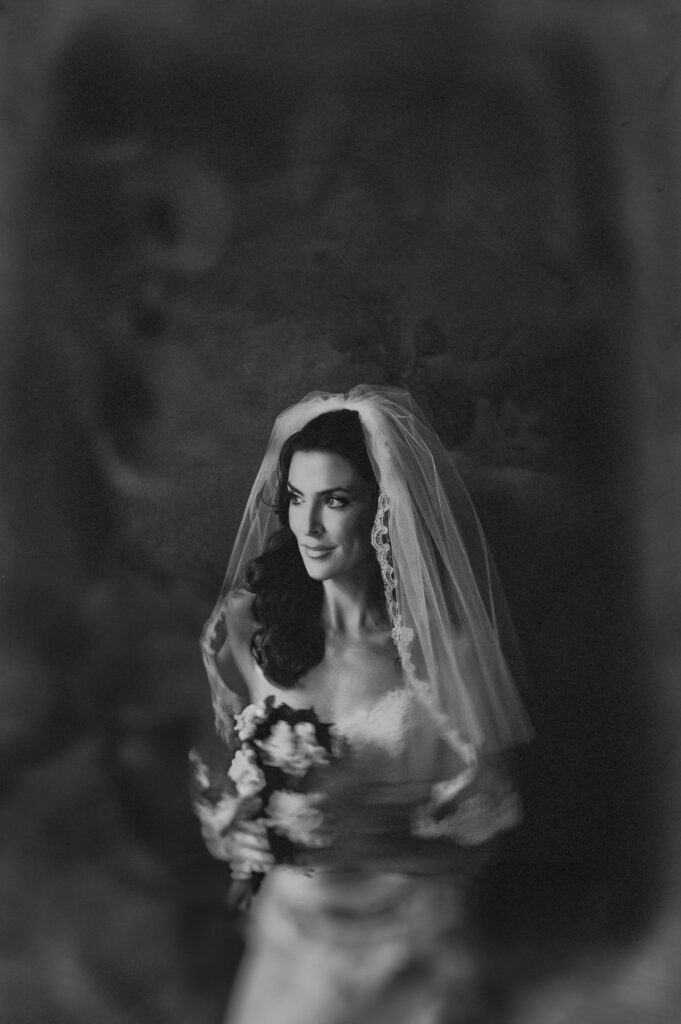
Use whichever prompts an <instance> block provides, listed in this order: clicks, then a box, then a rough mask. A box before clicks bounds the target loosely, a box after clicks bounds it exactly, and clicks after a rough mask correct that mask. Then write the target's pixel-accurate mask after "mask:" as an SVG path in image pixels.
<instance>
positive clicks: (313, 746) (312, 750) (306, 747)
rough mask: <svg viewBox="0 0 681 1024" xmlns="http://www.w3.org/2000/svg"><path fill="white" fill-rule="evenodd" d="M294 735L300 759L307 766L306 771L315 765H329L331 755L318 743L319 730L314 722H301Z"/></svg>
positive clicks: (295, 728)
mask: <svg viewBox="0 0 681 1024" xmlns="http://www.w3.org/2000/svg"><path fill="white" fill-rule="evenodd" d="M294 733H295V737H296V740H297V742H298V758H299V760H300V761H301V763H305V764H306V767H305V771H307V769H308V768H310V767H311V766H312V765H314V764H328V762H329V755H328V754H327V752H326V750H325V749H324V747H322V746H320V745H319V743H317V730H316V728H315V726H314V725H313V724H312V722H299V723H298V724H297V725H296V726H295V727H294Z"/></svg>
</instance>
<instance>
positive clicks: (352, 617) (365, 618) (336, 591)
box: [322, 566, 384, 637]
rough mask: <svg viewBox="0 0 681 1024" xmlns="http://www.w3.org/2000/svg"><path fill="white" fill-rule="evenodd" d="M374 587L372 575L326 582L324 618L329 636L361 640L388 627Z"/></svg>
mask: <svg viewBox="0 0 681 1024" xmlns="http://www.w3.org/2000/svg"><path fill="white" fill-rule="evenodd" d="M371 568H372V569H373V566H372V567H371ZM373 584H374V579H373V572H369V571H367V573H366V574H364V573H357V572H355V573H353V574H352V576H350V577H342V578H336V579H332V580H325V581H324V584H323V585H324V607H323V610H322V618H323V622H324V627H325V629H326V632H327V634H329V635H335V636H348V637H352V636H359V635H361V634H363V633H366V632H367V631H369V630H375V629H377V628H380V627H382V626H383V625H384V623H383V618H384V616H383V615H382V613H381V609H379V608H377V607H376V592H375V586H374V585H373Z"/></svg>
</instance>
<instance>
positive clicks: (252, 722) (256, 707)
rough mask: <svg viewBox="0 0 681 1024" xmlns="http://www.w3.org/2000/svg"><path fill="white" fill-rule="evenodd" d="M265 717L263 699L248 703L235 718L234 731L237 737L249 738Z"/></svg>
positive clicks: (242, 739)
mask: <svg viewBox="0 0 681 1024" xmlns="http://www.w3.org/2000/svg"><path fill="white" fill-rule="evenodd" d="M266 719H267V705H266V704H265V702H264V701H260V702H259V703H258V704H249V705H248V706H247V707H245V708H244V709H243V711H242V712H241V714H240V715H237V716H236V718H235V724H236V731H237V735H238V737H239V739H240V740H241V742H242V743H243V742H244V740H250V739H252V738H253V736H254V735H255V730H256V729H257V727H258V726H259V725H262V723H263V722H264V721H266Z"/></svg>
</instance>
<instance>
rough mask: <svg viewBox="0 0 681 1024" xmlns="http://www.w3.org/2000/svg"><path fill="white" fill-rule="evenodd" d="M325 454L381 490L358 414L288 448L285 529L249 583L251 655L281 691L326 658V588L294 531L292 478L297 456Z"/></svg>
mask: <svg viewBox="0 0 681 1024" xmlns="http://www.w3.org/2000/svg"><path fill="white" fill-rule="evenodd" d="M314 451H323V452H331V453H333V454H335V455H340V456H341V457H342V458H344V459H346V461H347V462H349V463H350V464H351V466H352V467H353V468H354V469H355V470H356V472H357V473H358V474H359V475H360V476H361V477H362V478H363V479H365V480H368V481H369V482H371V483H372V484H373V485H374V487H375V489H376V498H377V499H378V484H377V482H376V476H375V474H374V471H373V468H372V465H371V462H370V460H369V456H368V454H367V449H366V444H365V442H364V433H363V431H362V424H361V420H360V417H359V413H358V412H356V411H354V410H352V409H338V410H336V411H334V412H325V413H322V414H321V415H320V416H315V418H314V419H312V420H310V421H309V423H306V424H305V426H304V427H303V428H302V430H299V431H298V432H297V433H295V434H292V435H291V436H290V437H289V438H287V440H286V441H285V442H284V444H283V446H282V449H281V453H280V455H279V464H278V469H277V498H276V512H277V518H278V520H279V524H280V529H279V530H278V531H277V533H275V534H274V535H273V536H272V538H271V539H270V542H269V544H268V546H267V548H266V549H265V551H263V552H262V553H261V554H260V555H258V556H257V557H256V558H254V559H253V560H252V561H251V562H249V564H248V565H247V566H246V570H245V574H244V583H245V586H246V588H247V589H248V590H249V591H251V593H253V594H254V595H255V601H254V605H253V613H254V617H255V619H256V622H257V623H258V628H257V630H256V632H255V633H254V635H253V638H252V640H251V649H252V652H253V656H254V657H255V660H256V661H257V663H258V665H260V667H261V668H262V670H263V672H264V673H265V675H266V676H267V678H268V679H269V680H270V681H271V682H272V683H274V684H275V685H276V686H280V687H283V688H287V689H288V688H291V687H293V686H295V685H296V683H297V682H298V680H299V679H300V677H301V676H303V675H304V674H305V673H306V672H308V671H309V670H310V669H311V668H313V667H314V666H315V665H318V664H319V662H320V661H321V660H322V658H323V657H324V648H325V635H324V627H323V623H322V606H323V600H324V589H323V584H322V583H321V581H320V580H314V579H312V578H311V577H310V576H309V575H308V573H307V570H306V569H305V566H304V564H303V560H302V557H301V554H300V551H299V548H298V542H297V540H296V538H295V536H294V534H293V532H292V530H291V528H290V526H289V500H290V499H289V492H288V474H289V467H290V465H291V459H292V458H293V456H294V455H295V453H296V452H314ZM382 595H383V590H382V580H381V573H380V569H379V565H378V561H376V579H375V595H374V596H375V600H376V603H377V605H378V606H379V607H380V602H381V600H382Z"/></svg>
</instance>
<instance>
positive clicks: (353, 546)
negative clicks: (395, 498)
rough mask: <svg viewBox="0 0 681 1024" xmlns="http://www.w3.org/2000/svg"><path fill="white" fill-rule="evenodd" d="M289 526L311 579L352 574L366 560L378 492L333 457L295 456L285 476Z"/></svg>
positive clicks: (347, 464)
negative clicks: (286, 480) (286, 476)
mask: <svg viewBox="0 0 681 1024" xmlns="http://www.w3.org/2000/svg"><path fill="white" fill-rule="evenodd" d="M288 493H289V513H288V521H289V526H290V527H291V530H292V531H293V534H294V536H295V538H296V540H297V541H298V546H299V548H300V553H301V555H302V558H303V562H304V563H305V568H306V569H307V571H308V574H309V575H310V576H311V577H312V578H313V579H315V580H331V579H337V578H339V577H342V576H347V575H352V574H353V573H354V572H356V571H358V570H359V569H360V568H361V567H362V566H363V564H365V563H366V562H367V559H369V558H372V559H373V558H375V557H376V556H375V554H374V551H373V548H372V546H371V528H372V525H373V522H374V517H375V515H376V488H375V486H372V484H371V483H369V481H367V480H365V479H364V478H363V477H362V476H360V475H359V473H358V472H357V470H356V469H355V468H354V466H353V465H352V464H351V463H350V462H348V461H347V459H344V458H343V457H342V456H341V455H336V454H335V453H333V452H324V451H314V452H295V454H294V455H293V458H292V459H291V465H290V467H289V473H288Z"/></svg>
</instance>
